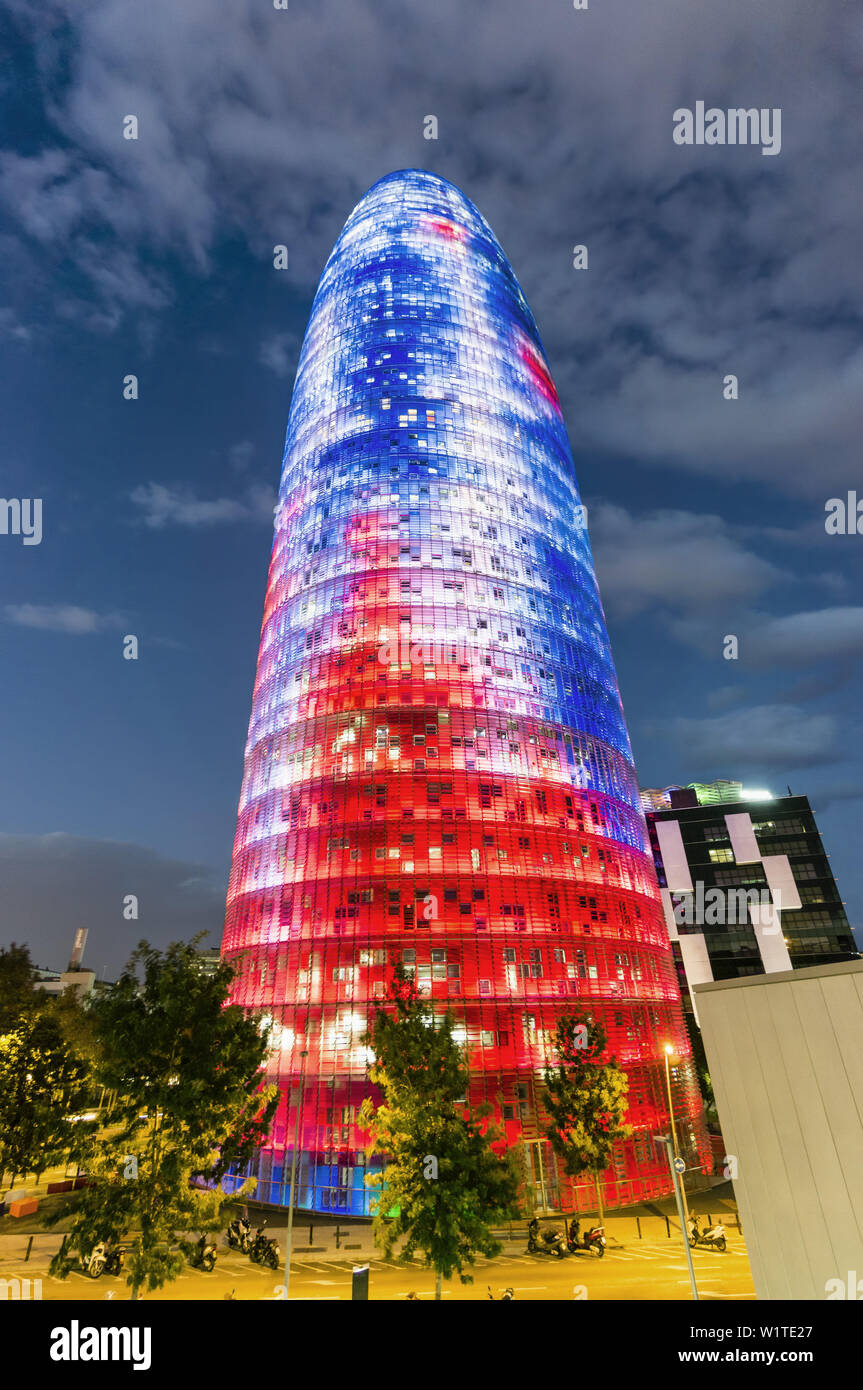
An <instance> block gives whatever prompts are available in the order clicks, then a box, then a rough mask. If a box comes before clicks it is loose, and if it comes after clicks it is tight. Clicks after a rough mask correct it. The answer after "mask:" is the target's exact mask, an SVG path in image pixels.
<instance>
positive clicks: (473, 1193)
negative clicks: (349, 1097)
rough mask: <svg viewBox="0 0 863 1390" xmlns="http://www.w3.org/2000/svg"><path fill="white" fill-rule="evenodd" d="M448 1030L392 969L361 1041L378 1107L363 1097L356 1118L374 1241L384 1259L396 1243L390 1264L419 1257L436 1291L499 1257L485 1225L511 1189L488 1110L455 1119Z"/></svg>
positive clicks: (461, 1071)
mask: <svg viewBox="0 0 863 1390" xmlns="http://www.w3.org/2000/svg"><path fill="white" fill-rule="evenodd" d="M453 1024H454V1019H453V1016H452V1014H450V1013H447V1014H446V1015H443V1016H439V1017H437V1018H435V1017H434V1016H433V1015H432V1013H431V1010H430V1009H429V1008H428V1006H426V1005H424V1004H423V1003H422V1001H421V1000H420V997H419V994H418V992H417V990H416V987H415V985H414V983H413V981H412V980H411V979H410V978H409V977H408V976H407V975H406V973H405V971H404V969H403V967H402V966H401V965H400V964H397V965H396V967H395V971H394V975H393V978H392V980H391V983H390V987H389V990H388V997H387V1001H386V1004H385V1005H384V1007H382V1008H379V1009H378V1010H377V1011H376V1014H375V1017H374V1020H373V1023H372V1026H371V1028H370V1031H369V1032H368V1034H367V1035H366V1036H365V1038H364V1042H366V1043H367V1044H368V1045H370V1046H371V1047H372V1049H373V1051H374V1054H375V1061H374V1062H373V1064H372V1065H371V1066H370V1067H369V1075H370V1078H371V1080H372V1081H373V1082H374V1084H375V1085H377V1086H379V1087H380V1088H381V1090H382V1091H383V1096H384V1099H383V1102H382V1104H379V1105H378V1104H375V1103H374V1102H373V1101H372V1100H371V1099H367V1100H366V1101H365V1102H364V1104H363V1107H362V1110H361V1112H360V1117H359V1123H360V1125H361V1127H362V1128H364V1129H366V1130H368V1132H369V1135H370V1143H369V1154H370V1155H371V1154H372V1153H380V1154H383V1155H385V1156H386V1159H387V1162H386V1168H385V1170H384V1173H383V1174H372V1175H370V1176H369V1177H368V1178H367V1182H368V1183H369V1185H370V1186H375V1187H378V1188H379V1189H380V1195H379V1197H378V1200H377V1202H376V1204H375V1222H374V1225H375V1238H376V1240H377V1241H378V1243H379V1244H380V1245H381V1246H382V1248H383V1250H384V1253H385V1255H386V1256H387V1257H388V1258H389V1257H391V1256H392V1254H393V1251H394V1249H395V1247H396V1245H397V1243H398V1242H400V1241H403V1242H404V1243H403V1245H402V1248H401V1250H400V1252H399V1255H398V1257H397V1258H398V1259H399V1260H401V1261H407V1260H410V1259H411V1258H412V1257H413V1255H414V1253H415V1252H417V1251H419V1252H421V1253H422V1255H423V1256H424V1258H425V1264H426V1267H427V1268H432V1269H434V1270H435V1273H436V1274H437V1276H438V1288H439V1283H440V1279H441V1278H444V1279H449V1278H451V1277H452V1276H453V1274H458V1275H459V1277H460V1278H461V1281H462V1282H463V1283H470V1282H471V1276H470V1275H467V1274H466V1273H465V1269H466V1267H468V1266H471V1265H473V1264H474V1263H475V1260H476V1256H477V1255H478V1254H481V1255H487V1256H491V1255H496V1254H499V1253H500V1250H501V1248H502V1247H501V1245H500V1243H499V1242H498V1241H497V1240H496V1239H495V1238H494V1236H493V1235H492V1233H491V1230H490V1225H491V1223H493V1222H495V1221H501V1220H506V1219H507V1218H508V1217H509V1216H511V1215H514V1214H515V1212H514V1207H515V1199H516V1188H517V1183H516V1180H515V1177H514V1174H513V1171H512V1165H511V1163H509V1162H507V1160H506V1159H502V1158H499V1157H498V1156H497V1154H496V1153H495V1152H494V1150H493V1149H492V1147H491V1145H492V1143H493V1142H495V1141H496V1140H497V1139H498V1138H499V1137H500V1136H499V1135H498V1134H497V1133H496V1131H494V1130H493V1129H492V1128H491V1127H490V1126H489V1125H488V1124H487V1118H488V1114H489V1113H490V1109H491V1108H490V1107H488V1106H486V1107H483V1108H482V1109H481V1110H480V1111H477V1112H475V1114H474V1116H471V1115H470V1114H468V1113H467V1112H466V1111H465V1104H466V1103H465V1102H464V1101H463V1099H462V1098H463V1097H464V1096H465V1095H466V1094H467V1085H468V1069H467V1065H466V1062H465V1058H464V1054H463V1052H462V1050H461V1048H460V1047H459V1046H458V1044H457V1043H456V1042H455V1041H454V1039H453V1036H452V1033H453ZM393 1209H397V1213H398V1214H397V1215H395V1216H394V1217H392V1218H391V1219H390V1218H388V1216H387V1213H391V1212H392V1211H393Z"/></svg>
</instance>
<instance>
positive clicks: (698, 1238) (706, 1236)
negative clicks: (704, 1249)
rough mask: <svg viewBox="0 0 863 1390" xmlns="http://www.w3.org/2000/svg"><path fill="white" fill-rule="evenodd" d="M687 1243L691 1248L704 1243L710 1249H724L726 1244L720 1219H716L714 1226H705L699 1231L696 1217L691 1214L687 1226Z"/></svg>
mask: <svg viewBox="0 0 863 1390" xmlns="http://www.w3.org/2000/svg"><path fill="white" fill-rule="evenodd" d="M689 1244H690V1246H691V1247H692V1249H693V1250H694V1249H695V1247H696V1245H706V1246H708V1248H709V1249H711V1250H720V1251H724V1250H725V1248H726V1245H727V1242H726V1239H725V1227H724V1226H723V1224H722V1222H721V1221H717V1222H716V1225H715V1226H709V1227H708V1226H705V1227H704V1230H703V1231H699V1229H698V1217H697V1216H693V1217H692V1218H691V1224H690V1227H689Z"/></svg>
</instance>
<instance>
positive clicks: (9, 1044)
mask: <svg viewBox="0 0 863 1390" xmlns="http://www.w3.org/2000/svg"><path fill="white" fill-rule="evenodd" d="M86 1075H87V1067H86V1063H85V1062H84V1061H83V1059H82V1058H80V1057H79V1056H77V1055H76V1053H75V1052H74V1051H73V1050H72V1049H71V1047H70V1046H69V1044H68V1042H67V1040H66V1038H65V1035H64V1033H63V1029H62V1027H61V1025H60V1023H59V1021H58V1020H57V1018H56V1016H55V1014H54V1013H53V1012H50V1011H47V1010H46V1011H44V1012H43V1011H36V1010H35V1009H32V1010H31V1011H30V1012H26V1013H22V1014H21V1015H20V1016H19V1018H18V1021H17V1024H16V1025H15V1026H14V1027H13V1029H12V1030H11V1031H10V1032H7V1033H4V1034H3V1035H2V1036H0V1176H2V1174H3V1173H4V1172H7V1173H9V1174H10V1175H11V1180H12V1182H13V1183H14V1181H15V1178H16V1176H17V1175H18V1174H21V1175H22V1176H24V1175H25V1174H27V1173H34V1174H35V1175H36V1180H37V1182H38V1180H39V1177H40V1176H41V1174H42V1173H43V1172H44V1171H45V1169H46V1168H49V1167H50V1166H51V1164H52V1163H56V1162H58V1161H59V1160H60V1159H61V1158H64V1157H66V1155H67V1154H68V1153H69V1151H70V1149H71V1148H72V1147H73V1146H74V1144H75V1142H76V1139H77V1135H76V1132H75V1130H76V1127H73V1126H72V1125H70V1124H69V1120H68V1116H69V1115H70V1114H71V1113H72V1112H73V1111H74V1110H75V1109H77V1108H78V1105H79V1103H80V1101H81V1100H82V1099H83V1096H84V1088H85V1083H86Z"/></svg>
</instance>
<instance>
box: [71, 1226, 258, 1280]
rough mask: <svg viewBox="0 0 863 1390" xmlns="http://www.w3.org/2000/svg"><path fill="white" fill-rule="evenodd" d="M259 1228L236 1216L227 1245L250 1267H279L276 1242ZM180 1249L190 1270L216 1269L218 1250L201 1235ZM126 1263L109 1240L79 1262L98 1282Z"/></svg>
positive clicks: (100, 1243) (185, 1243) (118, 1247)
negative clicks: (242, 1257) (246, 1257)
mask: <svg viewBox="0 0 863 1390" xmlns="http://www.w3.org/2000/svg"><path fill="white" fill-rule="evenodd" d="M266 1224H267V1223H266V1221H265V1222H264V1225H263V1226H259V1227H258V1228H257V1230H256V1231H255V1232H254V1234H253V1233H252V1226H251V1222H250V1221H247V1220H246V1218H245V1217H242V1216H241V1217H238V1218H237V1220H236V1221H232V1222H231V1224H230V1226H229V1227H228V1229H227V1232H226V1238H227V1243H228V1245H229V1246H230V1247H231V1248H232V1249H233V1250H240V1251H242V1253H243V1254H244V1255H248V1257H249V1259H250V1260H251V1261H252V1264H262V1265H266V1266H267V1267H268V1268H269V1269H278V1267H279V1247H278V1243H277V1241H275V1240H272V1239H270V1237H269V1236H265V1235H264V1227H265V1226H266ZM180 1249H181V1251H182V1252H183V1254H184V1255H185V1257H186V1259H187V1261H188V1262H189V1264H190V1265H191V1267H192V1269H200V1270H203V1271H204V1273H205V1274H210V1273H212V1271H213V1270H214V1269H215V1267H216V1260H217V1258H218V1251H217V1249H216V1246H215V1245H214V1244H213V1243H212V1242H211V1241H209V1240H208V1239H207V1237H206V1236H205V1235H202V1236H201V1237H200V1238H199V1239H198V1240H196V1241H190V1240H181V1241H180ZM125 1261H126V1252H125V1251H124V1250H123V1248H122V1246H120V1245H113V1244H111V1243H110V1242H108V1241H104V1240H102V1241H100V1242H99V1244H98V1245H95V1246H94V1247H93V1249H92V1251H91V1252H90V1254H89V1255H88V1256H86V1257H83V1258H82V1260H81V1263H82V1265H83V1268H84V1272H85V1273H86V1274H88V1275H89V1276H90V1278H91V1279H99V1278H101V1276H102V1275H103V1274H106V1273H107V1274H119V1273H120V1271H121V1270H122V1268H123V1265H124V1264H125Z"/></svg>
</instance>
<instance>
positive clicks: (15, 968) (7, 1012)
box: [0, 941, 39, 1034]
mask: <svg viewBox="0 0 863 1390" xmlns="http://www.w3.org/2000/svg"><path fill="white" fill-rule="evenodd" d="M35 978H36V972H35V970H34V969H33V962H32V961H31V960H30V952H29V951H28V949H27V947H26V946H18V945H16V943H15V942H14V941H13V942H12V944H11V945H10V947H9V949H8V951H7V950H6V948H5V946H0V1034H3V1033H11V1032H13V1031H14V1030H15V1028H17V1026H18V1024H19V1022H20V1020H21V1018H22V1017H23V1016H24V1015H25V1014H28V1013H32V1012H33V1009H34V1008H35V1007H36V1004H37V1002H38V999H39V995H38V994H37V992H36V991H35V990H34V989H33V981H34V980H35Z"/></svg>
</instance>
